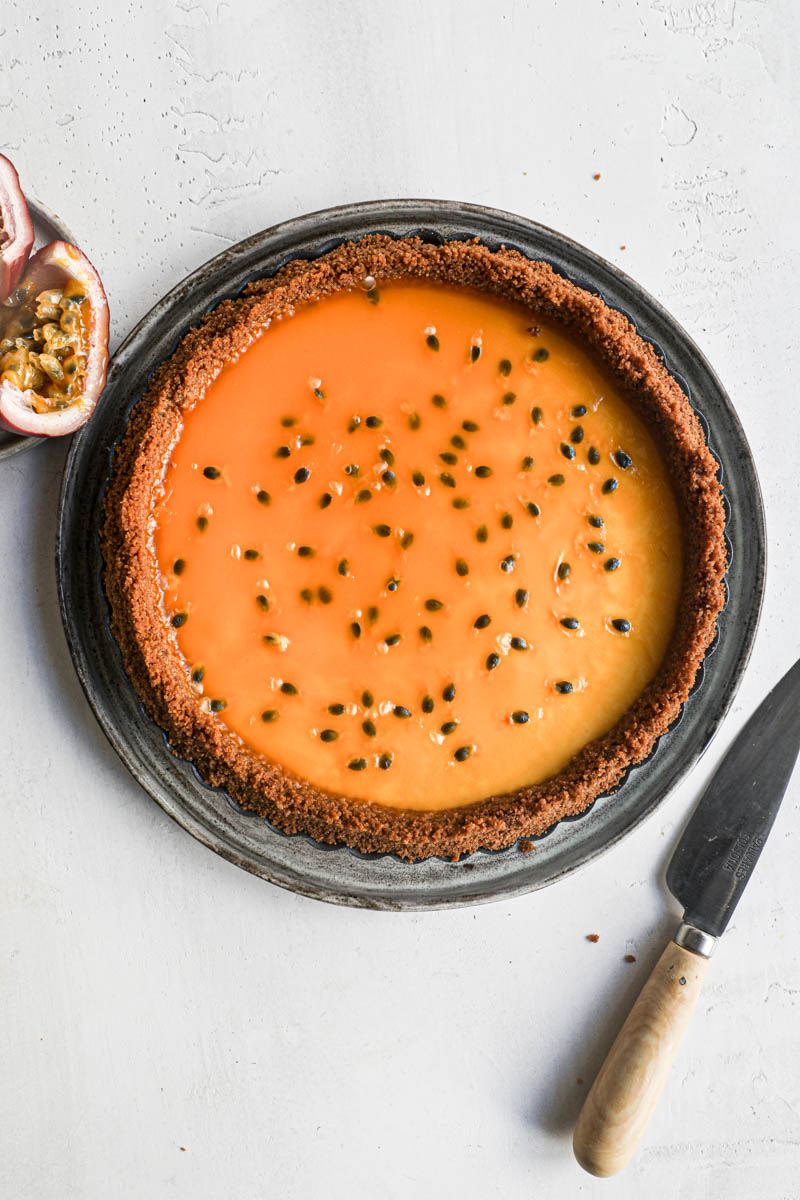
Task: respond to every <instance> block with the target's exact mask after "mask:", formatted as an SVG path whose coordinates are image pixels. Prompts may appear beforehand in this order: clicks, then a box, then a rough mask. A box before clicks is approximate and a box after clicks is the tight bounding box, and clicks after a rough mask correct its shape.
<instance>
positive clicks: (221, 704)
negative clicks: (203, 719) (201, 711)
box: [208, 700, 228, 713]
mask: <svg viewBox="0 0 800 1200" xmlns="http://www.w3.org/2000/svg"><path fill="white" fill-rule="evenodd" d="M227 705H228V701H227V700H211V701H210V702H209V705H208V707H209V708H210V709H211V711H212V712H215V713H216V712H222V710H223V708H227Z"/></svg>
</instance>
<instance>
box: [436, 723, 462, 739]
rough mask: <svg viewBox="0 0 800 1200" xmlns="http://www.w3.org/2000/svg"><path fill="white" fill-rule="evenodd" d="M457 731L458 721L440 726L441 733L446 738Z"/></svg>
mask: <svg viewBox="0 0 800 1200" xmlns="http://www.w3.org/2000/svg"><path fill="white" fill-rule="evenodd" d="M456 729H458V721H445V723H444V725H440V726H439V732H440V733H443V734H444V735H445V737H447V735H448V734H450V733H454V732H455V731H456Z"/></svg>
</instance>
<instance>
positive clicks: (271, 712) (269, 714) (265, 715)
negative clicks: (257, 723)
mask: <svg viewBox="0 0 800 1200" xmlns="http://www.w3.org/2000/svg"><path fill="white" fill-rule="evenodd" d="M277 719H278V710H277V708H265V709H264V711H263V712H262V714H261V720H262V721H263V722H264V724H265V725H271V724H272V722H273V721H277Z"/></svg>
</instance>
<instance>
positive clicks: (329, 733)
mask: <svg viewBox="0 0 800 1200" xmlns="http://www.w3.org/2000/svg"><path fill="white" fill-rule="evenodd" d="M319 736H320V740H321V741H323V742H335V741H336V739H337V738H338V736H339V732H338V730H336V729H323V730H322V732H321V733H320V735H319Z"/></svg>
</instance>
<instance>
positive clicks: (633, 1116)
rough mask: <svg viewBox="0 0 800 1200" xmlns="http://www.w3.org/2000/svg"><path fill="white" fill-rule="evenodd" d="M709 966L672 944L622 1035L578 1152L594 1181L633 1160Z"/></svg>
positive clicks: (592, 1095)
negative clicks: (597, 1176)
mask: <svg viewBox="0 0 800 1200" xmlns="http://www.w3.org/2000/svg"><path fill="white" fill-rule="evenodd" d="M707 970H708V959H707V958H704V957H703V956H702V955H699V954H693V953H692V951H691V950H686V949H684V948H683V947H682V946H677V945H676V944H675V942H669V944H668V945H667V948H666V950H665V951H664V953H663V954H662V955H661V958H660V959H659V960H658V962H657V963H656V965H655V967H654V969H653V973H652V975H651V976H650V978H649V979H648V981H647V983H646V984H645V985H644V987H643V988H642V990H641V992H640V993H639V996H638V999H637V1000H636V1003H635V1004H634V1006H633V1008H632V1009H631V1011H630V1013H629V1014H628V1018H627V1020H626V1021H625V1024H624V1025H623V1026H622V1029H620V1031H619V1033H618V1034H617V1037H616V1041H615V1042H614V1045H613V1046H612V1047H611V1049H610V1050H609V1052H608V1057H607V1058H606V1061H605V1062H604V1063H603V1065H602V1067H601V1068H600V1073H599V1075H598V1076H597V1078H596V1079H595V1081H594V1083H593V1085H592V1088H591V1091H590V1092H589V1095H588V1096H587V1097H586V1100H585V1102H584V1105H583V1108H582V1109H581V1112H580V1116H579V1117H578V1123H577V1125H576V1126H575V1134H574V1137H573V1139H572V1146H573V1149H574V1151H575V1157H576V1158H577V1160H578V1162H579V1163H580V1165H581V1166H582V1167H583V1169H584V1170H585V1171H588V1172H589V1174H590V1175H599V1176H606V1175H616V1173H617V1171H621V1170H622V1168H623V1167H624V1166H625V1164H626V1163H627V1162H628V1161H629V1159H630V1158H631V1157H632V1156H633V1153H634V1151H635V1150H636V1147H637V1146H638V1145H639V1142H640V1140H641V1137H642V1134H643V1133H644V1131H645V1129H646V1127H647V1122H648V1121H649V1120H650V1117H651V1116H652V1113H653V1109H654V1108H655V1106H656V1101H657V1100H658V1097H659V1095H660V1094H661V1089H662V1087H663V1086H664V1083H665V1082H666V1078H667V1074H668V1072H669V1069H670V1067H671V1066H672V1061H673V1059H674V1058H675V1054H676V1052H677V1049H678V1046H679V1045H680V1041H681V1038H682V1037H683V1035H684V1033H685V1032H686V1028H687V1026H688V1024H689V1018H690V1017H691V1015H692V1011H693V1009H694V1006H695V1001H696V1000H697V997H698V996H699V995H700V989H701V987H702V986H703V980H704V979H705V977H706V972H707Z"/></svg>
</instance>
